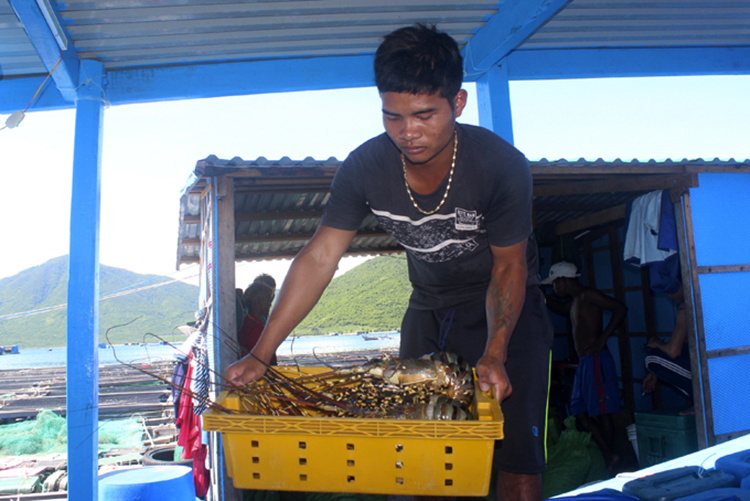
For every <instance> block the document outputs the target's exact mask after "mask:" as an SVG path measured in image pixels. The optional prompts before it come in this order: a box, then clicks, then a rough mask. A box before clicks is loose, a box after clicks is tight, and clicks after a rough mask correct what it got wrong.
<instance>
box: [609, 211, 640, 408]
mask: <svg viewBox="0 0 750 501" xmlns="http://www.w3.org/2000/svg"><path fill="white" fill-rule="evenodd" d="M609 260H610V267H611V269H612V288H613V289H614V296H615V299H617V300H618V301H620V302H621V303H623V304H624V303H625V291H624V290H623V282H622V252H621V250H620V241H619V239H618V238H617V227H616V226H614V225H611V226H610V227H609ZM626 326H627V321H626V322H625V325H624V326H621V327H618V328H617V330H616V331H615V332H616V333H617V343H618V346H619V349H620V372H621V373H622V375H621V377H622V389H623V393H624V394H625V406H626V407H627V408H628V409H630V410H631V411H633V410H635V396H634V395H633V366H632V363H631V357H630V340H629V338H628V335H627V327H626Z"/></svg>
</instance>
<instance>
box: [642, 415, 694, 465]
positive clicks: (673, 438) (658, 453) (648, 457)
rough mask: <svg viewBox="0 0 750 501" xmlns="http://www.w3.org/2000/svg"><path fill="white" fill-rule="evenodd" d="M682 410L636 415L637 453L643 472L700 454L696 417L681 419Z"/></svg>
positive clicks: (682, 417)
mask: <svg viewBox="0 0 750 501" xmlns="http://www.w3.org/2000/svg"><path fill="white" fill-rule="evenodd" d="M679 412H680V411H679V410H671V409H667V410H658V411H651V412H636V413H635V428H636V435H637V437H638V453H639V460H640V465H641V467H642V468H645V467H647V466H652V465H655V464H659V463H663V462H664V461H668V460H670V459H676V458H678V457H681V456H684V455H686V454H690V453H691V452H695V451H697V450H698V434H697V432H696V429H695V416H680V415H679Z"/></svg>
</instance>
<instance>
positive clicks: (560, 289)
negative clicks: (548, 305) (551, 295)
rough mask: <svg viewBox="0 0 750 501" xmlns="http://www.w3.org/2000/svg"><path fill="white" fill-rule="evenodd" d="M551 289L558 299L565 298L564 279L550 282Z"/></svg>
mask: <svg viewBox="0 0 750 501" xmlns="http://www.w3.org/2000/svg"><path fill="white" fill-rule="evenodd" d="M552 288H553V289H554V291H555V294H557V295H558V296H560V297H563V296H565V279H564V278H556V279H554V280H553V281H552Z"/></svg>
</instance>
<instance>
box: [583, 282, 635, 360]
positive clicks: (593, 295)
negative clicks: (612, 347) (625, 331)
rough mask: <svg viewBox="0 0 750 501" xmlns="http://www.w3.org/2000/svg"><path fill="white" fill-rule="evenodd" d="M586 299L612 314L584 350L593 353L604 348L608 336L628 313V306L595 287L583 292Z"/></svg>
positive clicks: (622, 321) (623, 320)
mask: <svg viewBox="0 0 750 501" xmlns="http://www.w3.org/2000/svg"><path fill="white" fill-rule="evenodd" d="M585 294H586V299H587V300H588V301H590V302H591V303H593V304H595V305H597V306H599V307H600V308H602V309H604V310H609V311H611V312H612V316H611V317H610V318H609V322H608V323H607V327H605V328H604V330H603V331H602V334H601V335H600V336H599V337H598V338H597V339H596V340H595V341H594V342H593V343H591V345H590V346H589V348H588V349H587V350H586V354H588V353H593V352H595V351H600V350H603V349H604V346H605V345H606V344H607V339H609V336H611V335H612V334H614V332H615V330H617V328H618V327H620V326H621V325H622V324H623V323H624V322H625V316H626V315H627V314H628V307H627V306H625V305H624V304H623V303H621V302H620V301H618V300H617V299H615V298H613V297H611V296H608V295H606V294H604V293H603V292H601V291H598V290H596V289H589V290H587V291H586V292H585Z"/></svg>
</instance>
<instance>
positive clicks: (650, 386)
mask: <svg viewBox="0 0 750 501" xmlns="http://www.w3.org/2000/svg"><path fill="white" fill-rule="evenodd" d="M657 380H658V378H657V377H656V374H654V373H653V372H649V373H648V374H646V377H645V378H643V393H651V392H652V391H654V389H655V388H656V381H657Z"/></svg>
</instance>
